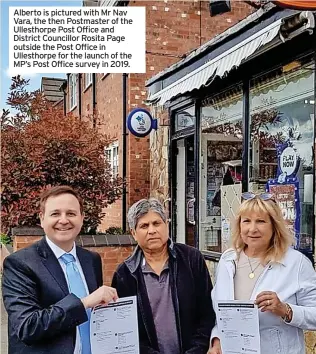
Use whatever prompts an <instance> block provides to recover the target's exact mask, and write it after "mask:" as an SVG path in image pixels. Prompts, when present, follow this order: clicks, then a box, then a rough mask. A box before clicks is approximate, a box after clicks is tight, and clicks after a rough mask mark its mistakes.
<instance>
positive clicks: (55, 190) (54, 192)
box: [40, 186, 83, 214]
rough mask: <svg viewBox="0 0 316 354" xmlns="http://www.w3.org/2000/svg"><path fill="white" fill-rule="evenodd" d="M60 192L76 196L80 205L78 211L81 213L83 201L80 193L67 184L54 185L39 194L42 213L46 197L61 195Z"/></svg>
mask: <svg viewBox="0 0 316 354" xmlns="http://www.w3.org/2000/svg"><path fill="white" fill-rule="evenodd" d="M61 194H72V195H73V196H74V197H75V198H77V200H78V202H79V205H80V213H81V214H83V201H82V199H81V197H80V195H79V194H78V193H77V192H76V191H75V190H74V189H73V188H72V187H69V186H55V187H52V188H49V189H47V190H45V191H44V192H43V193H42V194H41V199H40V211H41V212H42V213H44V212H45V204H46V201H47V199H48V198H50V197H57V196H58V195H61Z"/></svg>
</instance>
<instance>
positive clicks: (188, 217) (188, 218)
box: [187, 198, 195, 225]
mask: <svg viewBox="0 0 316 354" xmlns="http://www.w3.org/2000/svg"><path fill="white" fill-rule="evenodd" d="M194 203H195V198H191V199H189V200H188V201H187V221H188V223H190V224H192V225H195V220H194V219H193V220H191V219H190V215H189V207H190V204H193V207H194ZM193 217H194V212H193Z"/></svg>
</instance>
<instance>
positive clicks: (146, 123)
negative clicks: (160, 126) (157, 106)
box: [127, 108, 157, 137]
mask: <svg viewBox="0 0 316 354" xmlns="http://www.w3.org/2000/svg"><path fill="white" fill-rule="evenodd" d="M127 127H128V129H129V130H130V132H131V133H132V134H133V135H135V136H138V137H144V136H146V135H148V134H149V133H150V132H151V131H152V129H157V121H156V120H155V119H153V117H152V116H151V114H150V113H149V112H148V111H147V110H146V109H143V108H136V109H134V110H132V111H131V112H130V114H129V115H128V117H127Z"/></svg>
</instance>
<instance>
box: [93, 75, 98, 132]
mask: <svg viewBox="0 0 316 354" xmlns="http://www.w3.org/2000/svg"><path fill="white" fill-rule="evenodd" d="M96 96H97V90H96V74H92V114H93V128H96V126H97V121H96V117H95V107H96V105H97V98H96Z"/></svg>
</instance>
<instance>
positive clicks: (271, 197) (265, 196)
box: [241, 192, 275, 202]
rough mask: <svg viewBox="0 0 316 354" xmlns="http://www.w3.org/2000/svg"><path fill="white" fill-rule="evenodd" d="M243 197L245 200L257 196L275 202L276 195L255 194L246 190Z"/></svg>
mask: <svg viewBox="0 0 316 354" xmlns="http://www.w3.org/2000/svg"><path fill="white" fill-rule="evenodd" d="M241 197H242V199H244V200H251V199H255V198H259V199H261V200H265V201H266V200H272V201H273V202H275V198H274V195H273V194H272V193H261V194H255V193H252V192H244V193H242V194H241Z"/></svg>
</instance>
